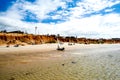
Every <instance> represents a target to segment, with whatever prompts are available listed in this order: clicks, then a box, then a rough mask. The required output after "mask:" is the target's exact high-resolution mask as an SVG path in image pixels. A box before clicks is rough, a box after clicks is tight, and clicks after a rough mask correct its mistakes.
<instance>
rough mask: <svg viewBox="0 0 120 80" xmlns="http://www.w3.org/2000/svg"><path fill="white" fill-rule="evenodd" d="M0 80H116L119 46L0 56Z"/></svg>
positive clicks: (119, 75)
mask: <svg viewBox="0 0 120 80" xmlns="http://www.w3.org/2000/svg"><path fill="white" fill-rule="evenodd" d="M71 47H72V46H71ZM73 47H74V46H73ZM0 80H120V45H119V44H109V45H108V44H104V45H84V48H82V47H81V45H80V47H78V48H76V49H72V50H66V51H64V52H61V51H51V52H46V53H44V54H43V53H34V54H21V55H9V56H8V55H0Z"/></svg>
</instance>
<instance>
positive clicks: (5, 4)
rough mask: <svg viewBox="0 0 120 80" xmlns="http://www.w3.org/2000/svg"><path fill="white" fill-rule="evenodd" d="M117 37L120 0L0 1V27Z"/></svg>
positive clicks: (31, 31)
mask: <svg viewBox="0 0 120 80" xmlns="http://www.w3.org/2000/svg"><path fill="white" fill-rule="evenodd" d="M36 26H37V34H61V35H64V36H78V37H87V38H115V37H118V38H120V0H0V30H4V29H6V30H9V31H12V30H22V31H27V32H28V33H35V27H36Z"/></svg>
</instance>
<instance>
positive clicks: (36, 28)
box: [35, 26, 37, 35]
mask: <svg viewBox="0 0 120 80" xmlns="http://www.w3.org/2000/svg"><path fill="white" fill-rule="evenodd" d="M36 31H37V26H36V27H35V35H36Z"/></svg>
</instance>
